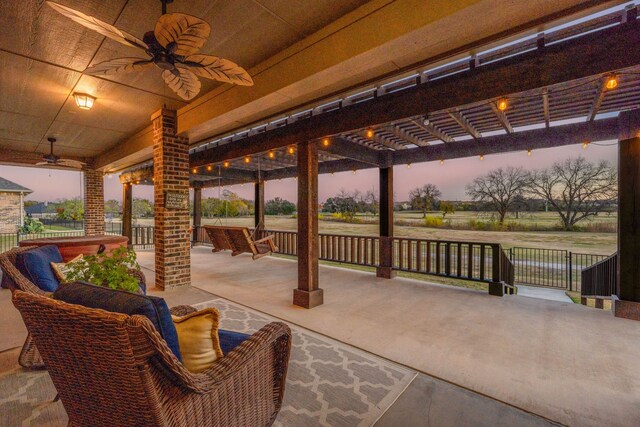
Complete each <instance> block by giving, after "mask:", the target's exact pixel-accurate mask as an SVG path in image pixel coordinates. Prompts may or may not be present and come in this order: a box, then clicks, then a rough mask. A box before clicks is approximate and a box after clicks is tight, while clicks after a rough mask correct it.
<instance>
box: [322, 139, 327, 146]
mask: <svg viewBox="0 0 640 427" xmlns="http://www.w3.org/2000/svg"><path fill="white" fill-rule="evenodd" d="M322 145H324V146H325V147H328V146H329V139H328V138H325V139H323V140H322Z"/></svg>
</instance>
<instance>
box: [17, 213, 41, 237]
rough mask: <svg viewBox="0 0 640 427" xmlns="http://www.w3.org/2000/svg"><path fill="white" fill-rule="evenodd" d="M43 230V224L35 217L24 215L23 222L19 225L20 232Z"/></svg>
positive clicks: (29, 232)
mask: <svg viewBox="0 0 640 427" xmlns="http://www.w3.org/2000/svg"><path fill="white" fill-rule="evenodd" d="M43 231H44V225H43V224H42V223H41V222H40V220H37V219H35V218H31V217H26V218H25V219H24V224H23V225H22V227H20V232H21V233H24V234H31V233H42V232H43Z"/></svg>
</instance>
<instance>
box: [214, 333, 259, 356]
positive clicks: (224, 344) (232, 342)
mask: <svg viewBox="0 0 640 427" xmlns="http://www.w3.org/2000/svg"><path fill="white" fill-rule="evenodd" d="M250 336H251V335H247V334H242V333H240V332H233V331H225V330H224V329H218V339H219V340H220V348H221V349H222V353H223V354H224V355H225V356H226V355H227V353H229V352H230V351H231V350H233V349H234V348H236V347H237V346H239V345H240V344H242V342H243V341H244V340H246V339H247V338H249V337H250Z"/></svg>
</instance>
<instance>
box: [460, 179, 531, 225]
mask: <svg viewBox="0 0 640 427" xmlns="http://www.w3.org/2000/svg"><path fill="white" fill-rule="evenodd" d="M526 184H527V173H526V172H525V171H524V169H522V168H513V167H508V168H504V169H503V168H499V169H495V170H493V171H491V172H489V173H488V174H486V175H483V176H480V177H478V178H476V179H474V180H473V182H472V183H471V184H469V185H467V188H466V190H467V195H468V196H469V197H471V198H472V199H473V200H475V201H479V202H485V203H488V204H490V205H491V206H493V208H494V209H495V210H496V212H498V216H499V221H500V224H503V223H504V218H505V216H506V215H507V212H509V211H510V210H511V209H512V208H513V206H514V204H515V203H516V202H517V201H518V200H519V199H520V198H521V196H522V195H523V194H524V189H525V188H526Z"/></svg>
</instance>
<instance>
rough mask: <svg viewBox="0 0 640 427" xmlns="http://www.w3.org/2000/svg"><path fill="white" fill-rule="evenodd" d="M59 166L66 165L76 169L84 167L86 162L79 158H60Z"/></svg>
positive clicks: (57, 163)
mask: <svg viewBox="0 0 640 427" xmlns="http://www.w3.org/2000/svg"><path fill="white" fill-rule="evenodd" d="M56 165H57V166H66V167H69V168H74V169H82V167H83V166H84V165H86V163H84V162H81V161H79V160H71V159H60V160H58V161H57V162H56Z"/></svg>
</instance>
